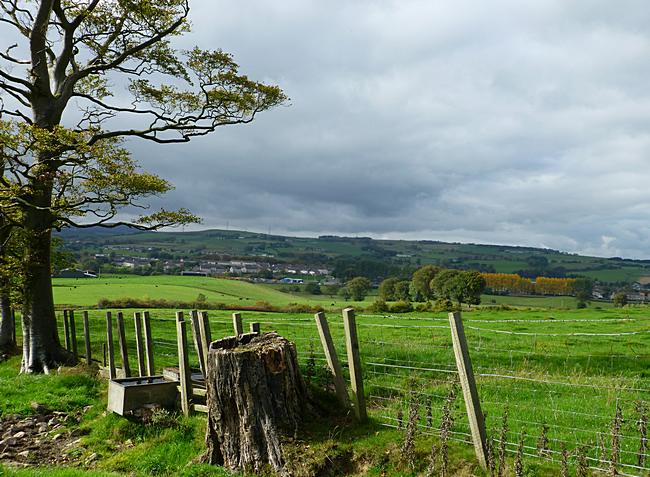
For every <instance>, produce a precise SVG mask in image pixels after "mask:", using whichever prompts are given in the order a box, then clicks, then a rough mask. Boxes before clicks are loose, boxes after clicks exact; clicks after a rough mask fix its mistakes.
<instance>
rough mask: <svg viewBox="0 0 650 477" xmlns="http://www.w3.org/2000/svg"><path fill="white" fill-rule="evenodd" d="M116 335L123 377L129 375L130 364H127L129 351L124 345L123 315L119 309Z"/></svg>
mask: <svg viewBox="0 0 650 477" xmlns="http://www.w3.org/2000/svg"><path fill="white" fill-rule="evenodd" d="M117 335H118V336H117V337H118V339H119V341H120V355H121V356H122V369H123V370H124V377H125V378H128V377H130V376H131V366H130V365H129V352H128V349H127V345H126V332H125V331H124V315H123V314H122V312H121V311H118V312H117Z"/></svg>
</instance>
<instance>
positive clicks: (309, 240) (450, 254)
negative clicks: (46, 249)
mask: <svg viewBox="0 0 650 477" xmlns="http://www.w3.org/2000/svg"><path fill="white" fill-rule="evenodd" d="M60 236H61V237H63V239H64V242H65V243H66V246H67V247H68V248H69V249H70V250H72V251H73V252H74V253H75V254H76V255H77V256H80V255H81V254H86V255H88V254H93V253H102V254H105V253H107V252H110V251H111V250H119V251H120V253H121V254H127V255H128V254H132V255H138V256H144V257H159V256H173V257H175V258H184V259H186V260H202V259H215V258H216V259H219V258H223V257H242V258H243V257H245V258H250V259H257V260H262V261H267V262H286V263H296V264H310V265H323V266H327V267H329V268H330V269H332V268H334V267H335V266H348V267H355V266H359V267H363V266H368V264H372V263H373V262H376V263H379V262H381V263H382V264H385V265H390V266H392V267H394V269H409V268H410V269H414V268H417V267H419V266H422V265H425V264H435V265H439V266H441V267H446V268H463V269H477V270H481V271H486V272H499V273H520V274H522V275H523V276H526V275H528V276H532V277H534V276H538V275H545V276H569V277H574V276H584V277H589V278H593V279H597V280H599V281H602V282H608V283H624V282H625V283H631V282H634V281H637V280H639V279H641V277H645V276H650V260H632V259H623V258H620V257H612V258H601V257H590V256H582V255H577V254H572V253H566V252H562V251H558V250H551V249H541V248H533V247H517V246H507V245H482V244H472V243H470V244H463V243H447V242H440V241H435V240H375V239H372V238H369V237H342V236H331V235H326V236H320V237H289V236H282V235H269V234H262V233H254V232H246V231H240V230H219V229H213V230H203V231H197V232H141V231H137V230H133V229H129V228H126V227H118V228H115V229H76V230H75V229H68V230H65V231H64V232H62V233H61V234H60Z"/></svg>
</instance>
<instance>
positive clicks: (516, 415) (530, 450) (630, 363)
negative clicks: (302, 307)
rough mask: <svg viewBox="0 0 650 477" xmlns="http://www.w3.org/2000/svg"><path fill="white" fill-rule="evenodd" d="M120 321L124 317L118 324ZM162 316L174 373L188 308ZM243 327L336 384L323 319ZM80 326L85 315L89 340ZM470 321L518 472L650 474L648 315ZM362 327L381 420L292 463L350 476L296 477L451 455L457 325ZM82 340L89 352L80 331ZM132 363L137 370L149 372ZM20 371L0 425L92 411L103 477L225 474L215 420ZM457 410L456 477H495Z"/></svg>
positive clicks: (324, 428)
mask: <svg viewBox="0 0 650 477" xmlns="http://www.w3.org/2000/svg"><path fill="white" fill-rule="evenodd" d="M191 278H194V277H191ZM235 283H238V282H235ZM278 293H280V292H278ZM105 311H106V310H101V311H100V310H89V321H90V331H91V338H92V340H91V341H92V343H93V348H92V352H93V356H95V357H96V358H99V359H100V360H101V359H102V350H103V344H104V342H105V321H104V315H105ZM117 311H118V310H112V312H113V313H114V315H113V316H115V313H116V312H117ZM149 311H150V313H151V316H152V327H153V339H154V350H155V357H156V368H158V369H160V368H162V367H163V366H169V365H175V364H176V359H177V358H176V332H175V324H174V314H175V311H176V310H169V309H160V310H149ZM187 311H188V310H184V312H185V313H187ZM132 312H133V310H131V311H128V312H125V317H126V319H127V339H128V342H129V349H130V350H134V349H135V342H134V332H133V329H132V328H133V326H132V318H131V316H132ZM79 314H80V310H78V311H77V315H76V316H77V317H79ZM230 315H231V313H230V312H227V311H210V312H209V316H210V324H211V328H212V334H213V338H219V337H221V336H226V335H231V334H232V320H231V316H230ZM59 317H60V315H59ZM328 317H329V321H330V327H331V331H332V336H333V338H334V341H335V344H336V348H337V352H338V354H339V357H340V358H341V360H342V361H343V366H344V370H347V360H346V351H345V347H344V332H343V323H342V319H341V317H340V315H339V314H338V313H328ZM243 318H244V324H245V329H247V328H248V324H249V323H250V322H253V321H255V322H259V323H260V324H261V327H262V330H263V331H270V330H275V331H278V332H279V333H280V334H282V335H283V336H285V337H287V338H289V339H290V340H292V341H294V342H295V343H296V346H297V349H298V353H299V359H300V364H301V367H302V372H303V375H304V376H305V377H306V378H307V379H308V380H310V381H311V382H312V383H316V384H318V386H323V385H327V384H328V379H329V378H328V376H327V373H324V372H323V370H324V363H325V360H324V356H323V353H322V351H321V350H320V342H319V339H318V334H317V330H316V327H315V325H314V321H313V317H312V315H311V314H286V313H262V312H244V313H243ZM60 321H61V320H60ZM80 321H81V320H80V319H79V318H77V323H78V326H79V329H80V325H79V323H80ZM463 321H464V324H465V332H466V335H467V340H468V344H469V346H470V356H471V358H472V361H473V366H474V371H475V373H476V376H477V384H478V388H479V395H480V399H481V404H482V407H483V410H484V412H485V413H486V415H487V419H486V420H487V428H488V432H489V435H490V437H491V439H492V442H493V444H494V447H495V449H497V450H499V448H501V447H502V448H503V452H504V453H505V455H506V456H508V463H507V469H508V472H507V473H506V475H514V474H512V472H511V470H512V468H513V465H512V457H513V455H515V454H517V453H518V449H519V448H520V447H521V449H522V451H521V454H522V455H523V467H524V469H525V470H526V473H527V475H559V473H560V467H561V464H560V460H561V455H562V449H563V448H565V449H567V453H568V458H567V465H568V466H569V467H570V468H571V469H574V468H575V467H577V465H578V459H579V455H580V452H581V453H582V456H583V457H584V458H585V459H586V461H587V464H588V466H589V467H592V468H601V469H607V467H608V465H610V464H609V463H610V462H611V461H612V459H616V462H615V465H617V466H618V467H619V469H620V470H621V472H622V473H623V474H625V475H647V473H648V470H650V469H648V468H647V467H646V466H647V464H645V462H643V463H641V464H639V447H640V443H641V441H642V439H643V435H642V434H641V433H640V427H639V422H641V421H644V420H647V414H648V404H649V402H648V393H649V392H650V391H649V390H650V373H649V372H648V369H650V353H648V352H647V350H648V349H649V348H650V310H649V309H648V308H647V307H632V308H625V309H613V308H600V309H596V308H593V309H586V310H566V309H553V308H547V309H544V308H539V309H499V308H498V307H497V308H494V309H491V308H483V309H480V308H479V309H474V310H472V311H470V312H465V313H464V314H463ZM357 326H358V334H359V341H360V349H361V358H362V366H363V375H364V385H365V395H366V400H367V403H368V408H369V414H370V416H371V421H370V423H369V424H367V425H365V426H361V427H357V426H354V425H352V423H351V421H350V420H349V418H345V417H339V418H334V419H329V420H327V421H324V422H321V423H318V424H317V425H316V424H315V425H312V426H310V428H309V429H310V431H309V432H308V433H306V434H305V435H304V436H301V441H299V442H296V443H293V444H292V445H293V446H294V447H292V448H291V450H290V452H295V455H296V456H297V457H296V462H300V463H304V462H307V461H309V462H311V464H310V465H313V467H312V470H313V468H317V467H318V466H319V465H320V464H322V461H323V458H324V456H329V457H330V458H331V457H332V456H334V457H335V458H334V459H333V461H335V462H338V463H339V464H337V465H339V468H338V470H337V471H336V472H334V471H332V473H316V474H307V473H305V474H297V475H353V476H357V475H358V476H361V475H371V476H374V475H377V476H380V475H383V476H398V475H423V474H424V471H425V469H426V467H427V460H428V454H429V452H430V449H431V445H432V444H433V443H436V445H437V446H438V448H439V446H440V438H439V434H440V427H441V422H443V421H444V420H445V411H444V409H445V403H447V402H448V401H449V396H450V389H451V388H452V387H453V382H454V381H455V376H456V371H455V360H454V353H453V349H452V347H451V338H450V329H449V321H448V318H447V316H446V314H445V313H427V314H419V313H410V314H405V315H400V316H390V315H373V314H369V313H359V314H358V316H357ZM61 331H62V330H61ZM77 336H78V340H79V349H80V350H81V349H82V348H83V346H82V341H81V333H80V332H78V333H77ZM133 354H134V352H133V351H132V352H131V355H130V362H131V368H132V369H136V368H137V366H136V361H135V356H133ZM118 356H119V353H118ZM118 361H119V358H118ZM191 362H192V363H194V364H196V363H197V359H196V356H194V355H192V356H191ZM118 364H119V363H118ZM18 365H19V363H18V360H17V359H16V358H13V359H12V360H10V361H8V362H6V363H2V364H0V389H2V393H0V416H2V415H6V414H10V413H15V412H18V413H23V414H25V413H30V412H32V410H31V406H30V402H31V401H38V402H43V403H47V404H49V405H50V406H52V407H54V408H56V409H61V410H74V409H80V408H83V407H85V406H88V405H92V406H93V407H92V410H91V411H90V412H88V413H87V414H85V416H84V419H83V421H82V423H81V424H80V425H81V426H85V427H86V428H87V429H88V431H89V433H88V434H87V435H85V436H83V437H82V438H81V441H80V443H81V447H82V450H77V451H75V452H77V453H78V454H79V456H80V459H81V460H80V465H82V466H85V467H87V468H88V469H87V470H88V471H89V472H93V473H94V474H91V475H110V474H106V473H104V474H102V472H118V473H119V474H120V475H123V474H128V475H197V476H199V475H224V473H223V471H222V470H219V469H215V468H211V467H206V466H204V465H200V464H198V463H196V459H197V457H198V456H200V455H201V453H202V451H203V442H202V441H203V433H204V426H205V421H204V418H202V417H200V416H194V417H192V418H190V419H184V418H179V417H177V416H175V417H173V418H170V419H164V420H162V421H163V422H159V423H157V424H153V425H152V424H142V423H136V422H132V421H128V420H125V419H122V418H119V417H117V416H112V415H106V414H105V413H104V411H103V409H104V407H105V402H106V398H105V383H103V382H102V381H99V380H97V379H96V378H95V377H94V375H93V374H92V373H90V374H89V373H88V372H85V371H84V370H83V368H79V369H75V370H70V371H67V370H66V371H64V372H63V373H62V374H60V375H56V376H37V377H25V376H17V370H18ZM346 372H347V371H346ZM318 386H317V387H316V388H315V390H317V389H319V387H318ZM414 404H415V407H416V408H417V409H418V419H417V421H416V424H417V428H418V430H419V432H418V433H417V437H416V439H415V448H416V449H417V452H416V463H415V469H411V468H409V467H408V466H406V464H405V463H404V459H403V458H402V457H400V456H401V446H402V444H403V441H404V433H405V431H404V427H406V422H407V421H408V416H409V411H410V409H412V407H413V405H414ZM450 409H451V411H450V414H449V415H450V416H451V418H452V421H453V422H452V425H451V427H450V444H451V451H450V458H451V462H452V464H451V468H452V469H453V470H454V473H453V474H451V475H465V476H469V475H478V476H480V475H483V474H482V473H481V471H480V470H479V469H477V467H476V464H475V458H474V456H473V450H472V446H471V444H468V443H467V441H468V438H469V426H468V421H467V418H466V416H465V411H464V409H465V403H464V402H463V399H462V394H458V393H456V397H455V398H454V399H453V400H451V408H450ZM617 409H620V412H621V414H622V417H621V420H620V423H619V427H620V430H619V431H618V437H617V444H614V443H613V441H614V438H613V436H612V432H613V431H612V428H613V424H612V423H613V421H614V416H615V415H616V410H617ZM506 413H507V414H508V422H507V428H506V429H505V430H504V429H503V425H502V417H503V415H504V414H506ZM644 413H645V415H646V417H645V418H643V417H642V416H643V414H644ZM429 416H430V417H429ZM448 417H449V416H448ZM545 428H546V430H544V429H545ZM502 437H503V439H502ZM502 443H503V445H502ZM614 447H617V449H618V450H617V452H618V456H615V455H614V450H615V449H614ZM0 450H1V449H0ZM92 454H96V456H97V457H96V459H94V460H93V461H92V463H91V464H90V465H85V461H84V459H85V458H86V456H89V455H92ZM307 456H310V457H309V459H307ZM328 462H329V461H328ZM319 463H320V464H319ZM305 465H306V464H305ZM0 469H2V470H0V474H1V473H2V472H4V473H5V474H7V475H19V476H20V475H78V474H75V473H74V472H81V471H80V470H74V471H72V470H67V469H65V470H57V472H59V473H58V474H57V473H48V472H54V471H50V470H49V469H48V470H47V471H45V470H34V469H24V470H21V469H11V470H10V469H8V468H4V469H3V468H1V467H0ZM38 472H42V473H41V474H39V473H38ZM66 472H72V473H66ZM572 472H575V470H572ZM434 475H437V474H434ZM594 475H596V474H594Z"/></svg>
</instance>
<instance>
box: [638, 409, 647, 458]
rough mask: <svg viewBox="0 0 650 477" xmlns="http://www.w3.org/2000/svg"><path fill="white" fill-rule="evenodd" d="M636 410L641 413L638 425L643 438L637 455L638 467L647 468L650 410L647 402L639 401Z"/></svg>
mask: <svg viewBox="0 0 650 477" xmlns="http://www.w3.org/2000/svg"><path fill="white" fill-rule="evenodd" d="M636 410H637V412H638V413H639V420H638V421H637V423H636V425H637V428H638V429H639V435H640V438H641V440H640V442H639V452H638V453H637V465H638V466H639V467H645V460H646V454H647V453H648V408H647V406H646V404H645V402H643V401H638V402H637V404H636Z"/></svg>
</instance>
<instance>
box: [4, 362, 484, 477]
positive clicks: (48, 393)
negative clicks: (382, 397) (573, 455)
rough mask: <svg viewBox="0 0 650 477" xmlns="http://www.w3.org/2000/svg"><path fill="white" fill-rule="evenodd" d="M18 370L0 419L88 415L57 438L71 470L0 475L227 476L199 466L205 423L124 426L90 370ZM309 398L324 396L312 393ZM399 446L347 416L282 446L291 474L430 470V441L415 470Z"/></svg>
mask: <svg viewBox="0 0 650 477" xmlns="http://www.w3.org/2000/svg"><path fill="white" fill-rule="evenodd" d="M19 364H20V363H19V360H18V358H16V357H14V358H11V359H10V360H8V361H6V362H4V363H0V386H1V387H2V389H3V390H6V389H8V388H12V392H11V393H3V394H2V397H1V398H0V404H1V406H2V407H1V411H0V418H2V416H5V415H7V414H13V413H19V414H23V415H29V414H31V413H33V412H34V410H33V408H32V406H30V403H32V402H39V403H43V402H47V403H49V406H50V407H51V408H53V409H56V410H62V411H73V410H75V409H80V408H86V409H87V412H86V413H85V414H84V416H83V419H82V420H81V422H80V423H78V424H73V425H68V426H66V427H65V428H64V429H59V430H58V431H57V433H62V434H64V435H67V434H69V433H73V435H74V433H75V432H76V433H78V434H81V435H82V437H81V438H80V439H79V440H78V442H76V443H75V444H74V445H73V446H68V445H66V446H63V447H62V449H61V452H62V453H67V454H68V455H70V456H72V458H73V462H74V463H73V465H71V466H68V467H51V466H30V467H25V468H22V467H17V466H14V465H3V464H2V461H0V475H1V476H3V477H4V476H11V477H28V476H29V477H37V476H38V477H41V476H43V477H44V476H54V477H64V476H65V477H74V476H84V477H85V476H91V477H104V476H124V475H128V476H149V475H159V476H171V475H178V476H186V477H190V476H196V477H199V476H201V477H203V476H205V477H207V476H215V477H220V476H227V475H231V474H230V473H229V472H226V471H225V470H224V469H223V468H220V467H213V466H210V465H205V464H201V463H199V462H198V461H199V458H200V456H201V454H202V453H203V452H204V442H203V439H204V433H205V424H206V418H205V416H203V415H194V416H191V417H190V418H184V417H182V416H179V415H178V414H163V415H162V416H161V417H158V418H157V419H156V420H155V421H154V420H151V421H148V422H144V423H143V422H139V421H135V420H128V419H125V418H122V417H120V416H117V415H115V414H110V413H107V412H106V411H104V409H105V405H106V383H105V381H103V380H101V379H99V378H97V376H96V374H95V371H94V370H93V369H89V368H86V367H83V366H79V367H78V368H73V369H66V370H62V371H61V373H60V374H57V375H51V376H38V377H33V376H17V371H18V367H19ZM312 391H313V392H314V393H315V394H316V395H319V394H322V392H321V391H319V390H318V389H317V388H312ZM323 399H325V400H324V401H322V400H321V403H324V405H325V406H329V407H330V408H331V406H332V401H331V399H332V398H331V397H329V396H327V397H325V398H323ZM80 430H81V431H80ZM403 439H404V438H403V432H402V431H396V430H393V429H389V428H386V427H382V426H381V425H380V423H379V422H377V421H376V420H374V419H371V420H370V422H369V423H367V424H365V425H363V426H357V425H354V424H353V421H352V419H351V417H350V416H346V415H338V416H334V417H332V418H331V419H329V420H327V421H326V420H320V421H316V422H313V423H311V424H310V425H309V429H308V430H306V431H305V432H304V433H303V434H301V436H300V439H298V440H295V441H290V442H288V443H287V444H286V447H285V449H286V451H287V455H288V456H289V459H291V458H292V457H293V458H294V459H293V461H294V464H293V468H294V471H295V472H296V474H295V475H304V476H307V475H350V476H391V477H397V476H403V475H419V474H421V473H422V472H423V471H424V469H425V468H426V466H427V465H428V464H427V457H428V455H429V452H430V448H431V445H432V443H433V442H434V439H433V438H432V437H426V438H419V439H418V441H417V445H416V450H415V455H416V457H417V463H416V467H415V469H414V470H413V469H410V468H409V467H408V466H407V465H406V463H405V462H404V461H403V459H402V458H401V457H400V447H401V445H402V442H403ZM61 441H62V440H61ZM472 462H473V458H472V452H471V449H468V448H467V447H466V446H455V445H453V444H452V449H451V461H450V467H449V468H450V470H451V472H452V475H463V476H470V475H483V474H482V473H481V472H480V470H478V469H476V466H475V464H473V463H472ZM239 475H243V476H247V475H252V474H239Z"/></svg>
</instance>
